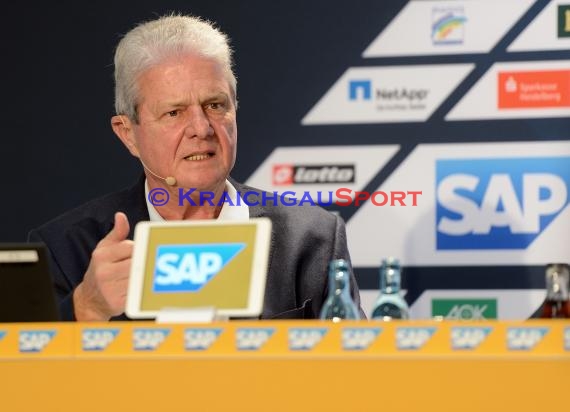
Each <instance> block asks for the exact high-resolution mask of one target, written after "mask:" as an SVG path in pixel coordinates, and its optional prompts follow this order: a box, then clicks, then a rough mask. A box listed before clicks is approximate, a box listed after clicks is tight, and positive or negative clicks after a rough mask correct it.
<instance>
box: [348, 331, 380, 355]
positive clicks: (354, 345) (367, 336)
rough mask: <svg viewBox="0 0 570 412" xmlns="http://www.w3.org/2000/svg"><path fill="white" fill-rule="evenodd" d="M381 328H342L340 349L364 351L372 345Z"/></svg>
mask: <svg viewBox="0 0 570 412" xmlns="http://www.w3.org/2000/svg"><path fill="white" fill-rule="evenodd" d="M380 332H382V329H381V328H343V330H342V348H343V349H344V350H354V351H359V350H364V349H368V347H369V346H370V345H371V344H372V343H374V341H375V340H376V338H377V337H378V335H379V334H380Z"/></svg>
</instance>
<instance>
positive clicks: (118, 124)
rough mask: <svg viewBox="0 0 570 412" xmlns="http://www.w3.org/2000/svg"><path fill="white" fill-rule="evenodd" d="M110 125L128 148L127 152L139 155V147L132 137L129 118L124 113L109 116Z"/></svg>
mask: <svg viewBox="0 0 570 412" xmlns="http://www.w3.org/2000/svg"><path fill="white" fill-rule="evenodd" d="M111 127H112V128H113V131H114V132H115V134H116V135H117V137H118V138H119V139H121V142H123V144H124V145H125V146H126V147H127V149H129V152H131V154H132V155H133V156H135V157H140V155H139V149H138V148H137V144H136V141H135V138H134V133H133V128H132V123H131V119H129V118H128V117H127V116H125V115H120V114H119V115H116V116H113V117H111Z"/></svg>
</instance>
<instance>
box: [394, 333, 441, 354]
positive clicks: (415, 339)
mask: <svg viewBox="0 0 570 412" xmlns="http://www.w3.org/2000/svg"><path fill="white" fill-rule="evenodd" d="M435 330H436V329H435V328H398V329H397V330H396V346H397V347H398V349H403V350H418V349H421V348H423V347H424V345H425V344H426V343H427V342H428V341H429V340H430V339H431V337H432V335H433V334H434V333H435Z"/></svg>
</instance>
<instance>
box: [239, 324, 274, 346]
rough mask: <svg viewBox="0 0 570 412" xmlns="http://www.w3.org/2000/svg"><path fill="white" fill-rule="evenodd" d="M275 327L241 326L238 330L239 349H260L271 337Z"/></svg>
mask: <svg viewBox="0 0 570 412" xmlns="http://www.w3.org/2000/svg"><path fill="white" fill-rule="evenodd" d="M274 331H275V329H273V328H240V329H238V330H237V332H236V347H237V349H238V350H251V351H256V350H259V349H260V348H261V347H262V346H263V345H265V343H266V342H267V341H268V340H269V338H271V335H273V332H274Z"/></svg>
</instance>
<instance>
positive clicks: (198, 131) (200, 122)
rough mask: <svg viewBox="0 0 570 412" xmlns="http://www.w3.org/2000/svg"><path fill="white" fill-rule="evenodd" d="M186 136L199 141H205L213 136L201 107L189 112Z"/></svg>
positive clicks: (206, 116) (212, 130) (212, 129)
mask: <svg viewBox="0 0 570 412" xmlns="http://www.w3.org/2000/svg"><path fill="white" fill-rule="evenodd" d="M186 134H187V135H188V137H197V138H199V139H205V138H207V137H209V136H212V135H213V134H214V128H213V127H212V125H211V123H210V119H209V118H208V115H207V114H206V112H205V111H204V109H203V108H202V107H193V108H191V109H190V110H189V116H188V124H187V125H186Z"/></svg>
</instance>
